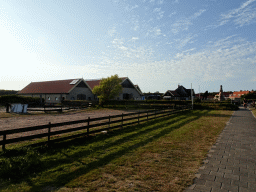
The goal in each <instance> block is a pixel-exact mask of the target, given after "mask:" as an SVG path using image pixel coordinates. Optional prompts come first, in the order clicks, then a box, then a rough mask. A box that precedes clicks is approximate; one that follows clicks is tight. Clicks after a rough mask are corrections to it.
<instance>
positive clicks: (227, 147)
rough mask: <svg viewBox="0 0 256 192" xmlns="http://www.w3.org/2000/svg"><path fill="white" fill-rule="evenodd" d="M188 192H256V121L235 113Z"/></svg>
mask: <svg viewBox="0 0 256 192" xmlns="http://www.w3.org/2000/svg"><path fill="white" fill-rule="evenodd" d="M196 177H197V178H196V179H195V181H194V184H193V185H191V186H190V187H189V188H188V189H186V190H185V192H195V191H203V192H208V191H209V192H214V191H218V192H222V191H232V192H246V191H250V192H256V118H255V117H254V116H253V115H252V113H251V111H249V110H248V109H243V108H240V110H238V111H235V112H234V114H233V115H232V117H231V119H230V120H229V122H228V123H227V126H226V127H225V129H224V130H223V132H222V133H221V134H220V137H219V138H218V140H217V142H216V144H215V145H213V146H212V148H211V150H210V151H209V153H208V157H207V159H206V160H204V164H203V165H202V167H200V168H199V171H198V173H197V174H196Z"/></svg>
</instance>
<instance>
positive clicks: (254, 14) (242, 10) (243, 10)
mask: <svg viewBox="0 0 256 192" xmlns="http://www.w3.org/2000/svg"><path fill="white" fill-rule="evenodd" d="M253 2H255V0H248V1H246V2H245V3H243V4H242V5H241V6H240V7H239V8H237V9H233V10H231V11H229V12H228V13H227V14H221V19H220V23H219V24H218V25H217V26H222V25H225V24H227V23H228V22H230V21H233V22H234V23H235V25H238V26H240V27H242V26H244V25H249V24H252V23H255V20H256V8H255V4H253Z"/></svg>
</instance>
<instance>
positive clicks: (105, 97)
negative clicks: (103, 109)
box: [92, 75, 123, 106]
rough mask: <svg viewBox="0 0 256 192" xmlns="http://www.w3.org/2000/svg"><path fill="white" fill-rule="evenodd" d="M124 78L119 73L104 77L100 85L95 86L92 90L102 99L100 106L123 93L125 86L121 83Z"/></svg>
mask: <svg viewBox="0 0 256 192" xmlns="http://www.w3.org/2000/svg"><path fill="white" fill-rule="evenodd" d="M121 82H122V79H120V78H119V77H118V75H112V76H111V77H107V78H102V80H101V81H100V85H98V86H95V87H94V88H93V90H92V92H93V94H95V95H97V96H98V98H99V100H100V103H99V104H100V106H103V105H104V103H106V101H109V100H111V99H114V98H115V97H116V96H118V95H119V94H120V93H122V90H123V87H122V85H121V84H120V83H121Z"/></svg>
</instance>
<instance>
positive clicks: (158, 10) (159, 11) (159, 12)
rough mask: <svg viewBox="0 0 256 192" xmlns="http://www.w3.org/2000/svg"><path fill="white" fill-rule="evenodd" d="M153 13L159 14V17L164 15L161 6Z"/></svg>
mask: <svg viewBox="0 0 256 192" xmlns="http://www.w3.org/2000/svg"><path fill="white" fill-rule="evenodd" d="M153 13H156V14H157V19H161V18H163V16H164V11H161V8H155V9H154V10H153Z"/></svg>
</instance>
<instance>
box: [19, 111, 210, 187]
mask: <svg viewBox="0 0 256 192" xmlns="http://www.w3.org/2000/svg"><path fill="white" fill-rule="evenodd" d="M208 113H209V111H205V112H200V111H198V112H195V111H194V112H190V111H187V112H183V113H182V114H174V115H172V116H170V117H165V118H161V119H157V120H151V121H150V122H146V123H143V124H141V125H136V126H129V127H126V128H124V129H117V130H115V131H113V132H110V133H108V134H105V135H104V134H100V135H97V136H94V137H87V138H85V137H81V138H77V139H72V140H71V141H66V142H60V143H56V144H55V145H53V146H52V147H51V148H45V147H41V148H37V149H38V150H39V151H40V152H41V153H42V155H43V154H45V155H51V154H54V153H61V154H62V155H63V156H64V157H65V158H62V159H58V160H47V161H46V162H44V170H43V171H46V170H50V169H51V168H54V167H56V166H60V165H64V164H70V163H73V162H78V163H80V165H81V166H80V168H78V169H76V170H75V171H71V172H68V173H65V172H64V173H63V174H61V175H58V176H57V177H56V178H55V179H54V180H53V181H51V182H47V181H45V182H41V183H40V184H38V185H35V184H33V182H32V180H30V177H29V176H28V177H26V178H23V179H22V180H23V181H24V180H25V181H26V182H27V183H28V184H29V185H30V186H31V190H30V191H37V190H39V189H42V188H43V187H45V186H56V189H57V187H60V186H63V185H65V184H67V183H68V182H70V181H71V180H74V179H75V178H78V177H79V176H81V175H84V174H87V173H89V172H90V171H92V170H95V169H97V168H100V167H102V166H104V165H106V164H108V163H109V162H111V161H113V160H114V159H117V158H119V157H121V156H123V155H125V154H126V153H129V152H131V151H133V150H136V149H138V148H140V147H143V146H145V145H147V144H148V143H150V142H153V141H155V140H157V139H159V138H161V137H163V136H165V135H166V134H169V133H170V132H172V131H174V130H175V129H178V128H180V127H182V126H184V125H186V124H188V123H190V122H192V121H195V120H197V119H199V118H200V117H202V116H205V115H208ZM178 116H180V118H178V119H177V117H178ZM175 118H176V119H175ZM186 119H187V120H186ZM184 120H186V121H184ZM166 121H167V122H166ZM166 123H167V124H168V125H170V124H174V123H175V126H172V127H171V128H170V127H168V125H166ZM147 126H148V127H149V128H146V129H143V128H145V127H147ZM156 130H159V132H158V133H157V134H155V135H153V136H151V137H147V134H149V133H153V132H154V131H156ZM124 133H126V134H127V133H131V134H130V135H127V136H124V137H122V138H119V139H117V140H115V141H113V142H111V143H105V144H104V146H95V147H92V148H90V150H88V149H84V150H80V151H78V152H76V153H73V154H72V155H68V154H67V153H66V152H64V150H65V149H66V148H67V147H70V146H71V145H72V147H79V146H85V145H87V144H92V143H94V142H95V143H96V142H99V141H102V142H104V141H106V140H107V139H109V138H111V137H115V136H118V135H121V134H124ZM143 135H145V137H143V138H144V139H142V140H140V141H139V142H137V143H135V144H132V145H127V147H122V148H121V149H120V150H117V151H113V152H110V153H109V154H108V155H105V156H103V157H101V158H98V159H96V160H93V161H91V162H89V163H88V164H86V163H84V162H82V161H81V160H80V159H81V158H83V157H87V156H88V155H90V154H91V153H92V151H93V153H95V152H97V151H102V150H108V149H110V148H111V147H113V146H117V145H122V144H125V143H127V142H129V141H131V140H133V139H136V138H137V137H140V138H141V137H142V136H143Z"/></svg>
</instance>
